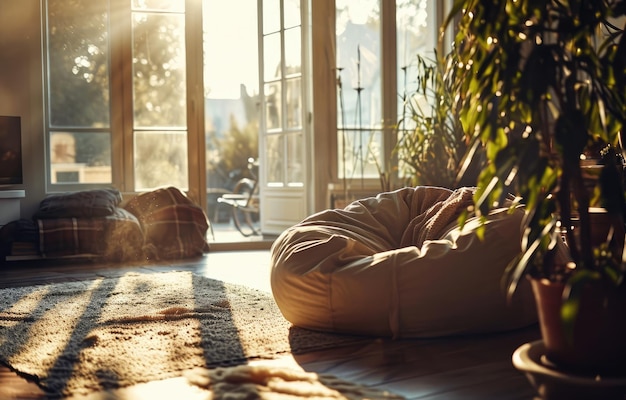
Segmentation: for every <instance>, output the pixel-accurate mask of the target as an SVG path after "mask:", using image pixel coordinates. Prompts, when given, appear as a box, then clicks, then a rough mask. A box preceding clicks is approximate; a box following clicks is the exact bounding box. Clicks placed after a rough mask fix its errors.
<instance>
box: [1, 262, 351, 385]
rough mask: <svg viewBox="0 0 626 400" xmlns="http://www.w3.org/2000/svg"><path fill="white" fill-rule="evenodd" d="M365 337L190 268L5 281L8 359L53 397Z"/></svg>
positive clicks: (4, 340) (4, 346) (4, 333)
mask: <svg viewBox="0 0 626 400" xmlns="http://www.w3.org/2000/svg"><path fill="white" fill-rule="evenodd" d="M360 340H363V339H362V338H359V337H354V336H347V335H334V334H326V333H320V332H313V331H308V330H305V329H300V328H296V327H291V325H290V323H289V322H287V321H286V320H285V319H284V318H283V316H282V315H281V314H280V311H279V310H278V308H277V306H276V304H275V303H274V300H273V298H272V296H271V294H269V293H266V292H263V291H258V290H255V289H250V288H247V287H243V286H238V285H233V284H228V283H224V282H220V281H216V280H212V279H208V278H203V277H200V276H197V275H194V274H191V273H190V272H168V273H153V274H138V273H132V274H127V275H124V276H122V277H119V278H102V279H97V280H89V281H78V282H68V283H58V284H48V285H42V286H30V287H21V288H7V289H0V362H2V363H4V364H6V365H8V366H9V367H10V368H12V369H14V370H15V371H17V372H18V373H19V374H22V375H24V376H27V377H30V378H31V379H34V380H35V381H37V382H38V384H39V385H40V386H41V387H42V388H43V389H44V390H45V391H46V392H48V393H50V394H51V395H53V396H58V395H81V394H87V393H90V392H92V391H97V390H102V389H110V388H117V387H125V386H129V385H133V384H137V383H141V382H148V381H151V380H156V379H164V378H169V377H174V376H180V375H181V374H182V371H184V370H189V369H192V368H194V367H200V368H212V367H218V366H220V367H227V366H233V365H238V364H245V362H246V361H247V360H251V359H263V358H268V359H271V358H276V357H277V356H278V355H280V354H284V353H289V352H291V353H293V354H298V353H305V352H307V351H311V350H319V349H323V348H330V347H334V346H339V345H343V344H349V343H356V342H358V341H360Z"/></svg>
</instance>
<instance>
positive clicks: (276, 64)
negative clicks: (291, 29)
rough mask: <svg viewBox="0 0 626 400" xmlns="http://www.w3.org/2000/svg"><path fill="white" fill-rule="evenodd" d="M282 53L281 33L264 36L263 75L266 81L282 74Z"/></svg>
mask: <svg viewBox="0 0 626 400" xmlns="http://www.w3.org/2000/svg"><path fill="white" fill-rule="evenodd" d="M280 54H281V53H280V33H272V34H271V35H268V36H265V37H264V38H263V70H264V72H263V77H264V80H265V81H266V82H267V81H271V80H274V79H276V78H280V77H281V76H282V73H281V69H280V68H281V55H280Z"/></svg>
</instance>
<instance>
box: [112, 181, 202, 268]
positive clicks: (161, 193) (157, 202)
mask: <svg viewBox="0 0 626 400" xmlns="http://www.w3.org/2000/svg"><path fill="white" fill-rule="evenodd" d="M124 208H125V209H126V210H128V211H130V212H131V213H133V214H134V215H135V216H136V217H137V219H138V220H139V222H140V224H141V227H142V229H143V235H144V246H143V250H144V254H145V256H146V258H152V259H176V258H187V257H196V256H199V255H202V254H203V253H204V252H206V251H208V250H209V245H208V242H207V240H206V234H207V231H208V228H209V220H208V218H207V216H206V214H205V212H204V210H203V209H202V208H200V207H199V206H197V205H195V204H194V203H193V202H192V201H191V200H190V199H189V198H188V197H187V196H186V195H185V194H184V193H183V192H181V191H180V189H178V188H175V187H167V188H160V189H156V190H153V191H150V192H145V193H141V194H139V195H137V196H135V197H133V198H132V199H130V200H129V201H128V203H127V204H126V205H125V206H124Z"/></svg>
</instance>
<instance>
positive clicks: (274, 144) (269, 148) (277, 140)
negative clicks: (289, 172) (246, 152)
mask: <svg viewBox="0 0 626 400" xmlns="http://www.w3.org/2000/svg"><path fill="white" fill-rule="evenodd" d="M283 141H284V136H283V135H268V136H267V137H266V139H265V150H266V155H267V168H266V169H265V173H266V176H267V185H268V186H273V187H280V186H284V181H285V175H284V169H283V155H284V145H283Z"/></svg>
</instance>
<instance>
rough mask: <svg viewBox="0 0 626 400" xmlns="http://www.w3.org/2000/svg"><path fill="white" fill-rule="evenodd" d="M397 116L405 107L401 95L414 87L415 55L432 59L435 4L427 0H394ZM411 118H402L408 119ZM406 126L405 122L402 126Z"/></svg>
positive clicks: (415, 75) (435, 44) (405, 96)
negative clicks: (395, 0) (398, 94)
mask: <svg viewBox="0 0 626 400" xmlns="http://www.w3.org/2000/svg"><path fill="white" fill-rule="evenodd" d="M396 35H397V53H396V54H397V66H398V70H397V77H398V91H399V92H400V96H398V119H400V118H402V116H403V115H404V111H405V107H404V105H405V103H404V99H407V98H408V97H410V96H411V94H412V93H414V92H415V90H416V89H417V72H418V71H417V56H418V55H421V56H423V57H426V58H427V59H430V60H434V57H435V54H434V49H435V47H436V46H437V25H436V4H435V3H434V2H432V1H428V0H397V2H396ZM410 121H411V119H410V118H408V119H406V121H405V122H407V123H410ZM405 128H409V126H405Z"/></svg>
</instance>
